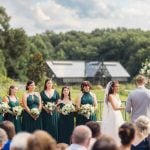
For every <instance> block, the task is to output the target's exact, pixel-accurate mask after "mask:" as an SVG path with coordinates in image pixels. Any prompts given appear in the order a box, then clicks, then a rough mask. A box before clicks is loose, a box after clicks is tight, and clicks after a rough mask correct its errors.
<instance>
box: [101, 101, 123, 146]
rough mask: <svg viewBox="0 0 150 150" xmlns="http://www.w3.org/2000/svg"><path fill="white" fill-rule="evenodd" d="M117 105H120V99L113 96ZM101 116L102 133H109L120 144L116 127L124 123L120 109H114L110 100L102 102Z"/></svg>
mask: <svg viewBox="0 0 150 150" xmlns="http://www.w3.org/2000/svg"><path fill="white" fill-rule="evenodd" d="M114 102H115V103H116V105H117V106H121V101H120V99H117V98H114ZM103 109H104V110H103V117H102V125H101V132H102V134H106V135H109V136H111V137H113V139H114V140H115V141H116V142H117V144H118V145H120V138H119V136H118V129H119V127H120V126H121V125H122V124H123V123H124V120H123V117H122V114H121V111H120V110H114V109H113V108H112V105H111V103H110V102H107V103H106V101H105V102H104V108H103Z"/></svg>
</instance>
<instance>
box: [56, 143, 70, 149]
mask: <svg viewBox="0 0 150 150" xmlns="http://www.w3.org/2000/svg"><path fill="white" fill-rule="evenodd" d="M56 147H57V150H67V148H68V147H69V145H68V144H66V143H58V144H57V146H56Z"/></svg>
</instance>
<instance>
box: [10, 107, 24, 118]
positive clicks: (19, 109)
mask: <svg viewBox="0 0 150 150" xmlns="http://www.w3.org/2000/svg"><path fill="white" fill-rule="evenodd" d="M12 110H13V112H14V113H15V114H16V117H17V116H20V115H21V113H22V110H23V108H22V107H21V106H15V107H13V108H12Z"/></svg>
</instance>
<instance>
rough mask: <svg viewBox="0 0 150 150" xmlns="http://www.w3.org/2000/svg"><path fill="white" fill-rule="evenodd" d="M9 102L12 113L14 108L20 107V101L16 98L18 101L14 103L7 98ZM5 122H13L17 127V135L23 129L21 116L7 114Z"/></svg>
mask: <svg viewBox="0 0 150 150" xmlns="http://www.w3.org/2000/svg"><path fill="white" fill-rule="evenodd" d="M7 98H8V100H9V102H8V105H9V107H10V111H13V107H15V106H19V101H18V99H17V98H16V101H15V102H14V101H12V100H11V98H10V96H7ZM4 119H5V120H9V121H11V122H12V123H13V124H14V126H15V130H16V133H18V132H20V131H21V130H22V127H21V116H17V117H16V116H14V115H13V114H10V113H6V114H5V117H4Z"/></svg>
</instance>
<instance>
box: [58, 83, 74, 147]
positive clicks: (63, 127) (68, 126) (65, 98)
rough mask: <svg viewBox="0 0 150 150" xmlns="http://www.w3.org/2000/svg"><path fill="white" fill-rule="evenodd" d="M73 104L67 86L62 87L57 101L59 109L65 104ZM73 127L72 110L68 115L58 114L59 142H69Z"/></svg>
mask: <svg viewBox="0 0 150 150" xmlns="http://www.w3.org/2000/svg"><path fill="white" fill-rule="evenodd" d="M68 103H70V104H73V103H72V101H71V95H70V89H69V87H67V86H64V87H63V88H62V92H61V100H59V101H58V107H59V109H61V108H63V107H64V106H65V104H68ZM73 129H74V112H71V113H69V114H68V115H63V114H62V113H61V114H60V118H59V122H58V133H59V140H58V142H59V143H67V144H70V137H71V134H72V131H73Z"/></svg>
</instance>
